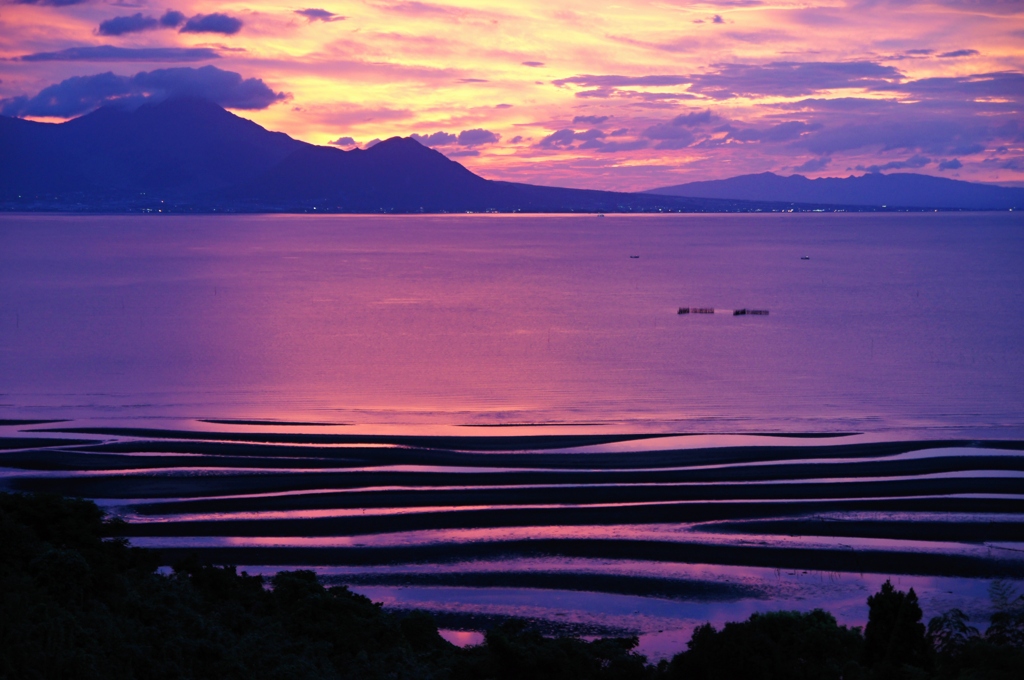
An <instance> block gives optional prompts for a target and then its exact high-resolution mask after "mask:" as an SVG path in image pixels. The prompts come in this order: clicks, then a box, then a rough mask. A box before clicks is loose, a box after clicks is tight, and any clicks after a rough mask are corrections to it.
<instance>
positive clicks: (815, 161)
mask: <svg viewBox="0 0 1024 680" xmlns="http://www.w3.org/2000/svg"><path fill="white" fill-rule="evenodd" d="M831 162H832V159H831V158H824V157H823V158H812V159H811V160H809V161H807V162H806V163H803V164H802V165H798V166H796V168H794V170H796V171H797V172H817V171H818V170H822V169H824V168H825V167H826V166H828V164H829V163H831Z"/></svg>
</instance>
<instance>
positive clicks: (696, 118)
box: [672, 109, 718, 127]
mask: <svg viewBox="0 0 1024 680" xmlns="http://www.w3.org/2000/svg"><path fill="white" fill-rule="evenodd" d="M717 119H718V116H716V115H714V114H713V113H711V109H705V110H703V111H691V112H690V113H682V114H679V115H678V116H676V117H675V118H673V119H672V124H673V125H682V126H684V127H697V126H698V125H707V124H708V123H710V122H711V121H713V120H717Z"/></svg>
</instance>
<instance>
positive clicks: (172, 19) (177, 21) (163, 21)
mask: <svg viewBox="0 0 1024 680" xmlns="http://www.w3.org/2000/svg"><path fill="white" fill-rule="evenodd" d="M183 23H185V15H184V14H182V13H181V12H178V11H176V10H173V9H169V10H167V11H166V12H164V15H163V16H162V17H160V25H161V26H163V27H165V28H177V27H178V26H181V25H182V24H183Z"/></svg>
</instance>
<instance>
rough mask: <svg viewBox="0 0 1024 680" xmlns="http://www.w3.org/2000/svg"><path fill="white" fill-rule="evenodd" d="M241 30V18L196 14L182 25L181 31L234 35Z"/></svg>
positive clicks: (219, 14) (214, 14)
mask: <svg viewBox="0 0 1024 680" xmlns="http://www.w3.org/2000/svg"><path fill="white" fill-rule="evenodd" d="M240 30H242V20H241V19H236V18H235V17H229V16H228V15H227V14H221V13H220V12H214V13H213V14H197V15H195V16H194V17H192V18H191V19H189V20H188V21H187V22H185V25H184V26H182V28H181V32H182V33H222V34H224V35H234V34H235V33H238V32H239V31H240Z"/></svg>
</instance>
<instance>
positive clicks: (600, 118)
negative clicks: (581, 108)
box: [572, 116, 611, 125]
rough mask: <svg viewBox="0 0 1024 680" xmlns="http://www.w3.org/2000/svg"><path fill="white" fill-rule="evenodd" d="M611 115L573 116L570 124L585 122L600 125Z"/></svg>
mask: <svg viewBox="0 0 1024 680" xmlns="http://www.w3.org/2000/svg"><path fill="white" fill-rule="evenodd" d="M610 117H611V116H575V117H574V118H573V119H572V124H573V125H576V124H577V123H587V124H588V125H600V124H601V123H603V122H605V121H606V120H608V119H609V118H610Z"/></svg>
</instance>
